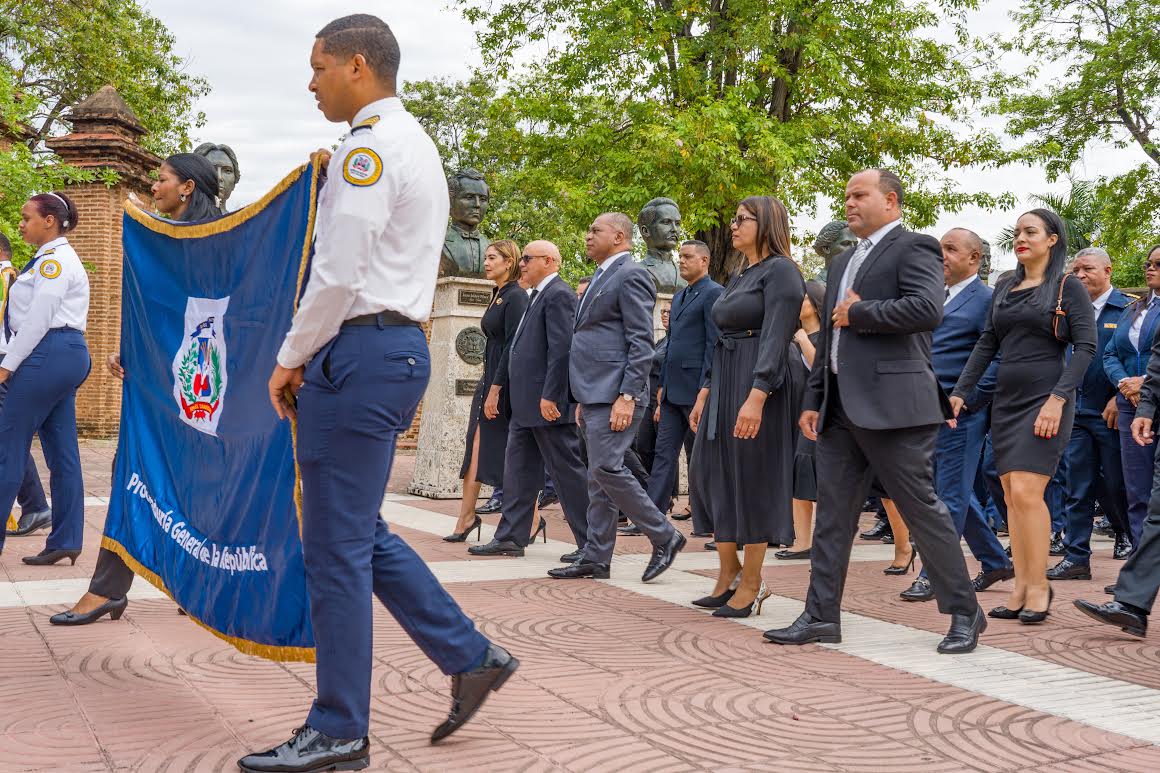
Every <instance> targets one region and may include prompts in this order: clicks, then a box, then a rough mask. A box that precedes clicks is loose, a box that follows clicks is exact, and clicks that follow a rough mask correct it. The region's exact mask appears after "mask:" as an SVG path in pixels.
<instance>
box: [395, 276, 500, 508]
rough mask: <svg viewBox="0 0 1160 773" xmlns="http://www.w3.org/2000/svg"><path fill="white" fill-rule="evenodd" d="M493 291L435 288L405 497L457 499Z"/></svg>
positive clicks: (457, 284) (473, 282) (470, 284)
mask: <svg viewBox="0 0 1160 773" xmlns="http://www.w3.org/2000/svg"><path fill="white" fill-rule="evenodd" d="M494 286H495V285H494V284H493V283H492V282H489V281H487V280H485V279H466V278H464V277H445V278H443V279H440V280H439V283H438V284H437V285H436V287H435V310H434V311H433V312H432V314H431V336H430V340H431V382H430V383H429V384H428V385H427V392H426V394H424V396H423V422H422V424H421V425H420V426H419V443H418V453H417V456H416V459H415V475H414V477H413V478H412V479H411V486H410V489H409V491H410V492H411V493H412V494H417V495H419V496H424V497H430V498H432V499H458V498H459V497H460V496H461V495H462V493H463V481H462V480H460V478H459V468H460V466H461V465H462V463H463V449H464V439H465V438H466V436H467V425H468V419H469V418H470V414H471V398H472V396H473V395H474V394H475V386H476V384H477V383H478V382H479V379H480V378H481V377H482V376H483V349H484V344H485V339H484V335H483V331H482V330H480V328H479V322H480V320H481V319H482V318H483V312H485V311H486V310H487V305H488V303H490V302H491V290H492V288H493V287H494Z"/></svg>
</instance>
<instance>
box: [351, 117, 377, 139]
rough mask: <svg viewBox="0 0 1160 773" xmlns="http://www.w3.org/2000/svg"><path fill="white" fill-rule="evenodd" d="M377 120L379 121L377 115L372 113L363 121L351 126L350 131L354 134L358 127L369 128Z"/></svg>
mask: <svg viewBox="0 0 1160 773" xmlns="http://www.w3.org/2000/svg"><path fill="white" fill-rule="evenodd" d="M378 122H379V117H378V116H377V115H372V116H371V117H370V118H368V119H366V120H365V121H360V122H359V123H357V124H355V125H354V126H353V127H351V130H350V133H351V134H354V133H355V132H357V131H358V130H359V129H369V128H371V127H372V126H374V125H375V124H377V123H378Z"/></svg>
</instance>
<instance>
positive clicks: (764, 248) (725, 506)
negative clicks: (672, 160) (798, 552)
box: [689, 196, 805, 617]
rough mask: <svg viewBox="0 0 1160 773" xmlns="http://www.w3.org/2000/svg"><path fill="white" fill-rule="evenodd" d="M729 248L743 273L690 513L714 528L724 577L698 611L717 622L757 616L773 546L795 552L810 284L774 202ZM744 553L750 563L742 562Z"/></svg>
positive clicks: (764, 202)
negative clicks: (802, 360)
mask: <svg viewBox="0 0 1160 773" xmlns="http://www.w3.org/2000/svg"><path fill="white" fill-rule="evenodd" d="M732 231H733V247H734V249H736V250H738V251H739V252H741V253H742V254H743V255H745V258H746V262H745V265H744V266H743V267H742V269H741V271H740V273H738V274H737V276H735V277H733V279H732V280H731V281H730V282H729V284H728V286H726V288H725V292H724V293H722V294H721V297H720V298H718V299H717V302H716V303H715V304H714V305H713V311H712V314H713V321H714V322H715V323H716V324H717V327H718V328H719V329H720V331H721V335H720V337H719V338H718V339H717V344H716V347H715V348H714V351H713V364H712V366H711V369H710V375H709V386H708V387H707V388H705V389H702V390H701V391H700V393H699V394H698V395H697V402H696V404H695V405H694V406H693V410H692V412H691V413H690V415H689V424H690V425H691V426H692V428H693V430H694V431H695V432H696V433H697V439H696V441H695V442H694V444H693V461H692V464H691V465H690V470H691V472H690V475H691V476H692V483H691V487H690V488H691V490H692V501H693V509H694V510H701V511H703V512H705V513H706V514H707V515H708V516H709V518H708V520H709V521H711V522H712V523H713V529H714V539H715V541H716V543H717V558H718V561H719V562H720V567H721V568H720V572H719V574H718V576H717V585H716V586H715V587H714V589H713V593H712V595H710V596H707V597H705V598H701V599H698V600H696V601H694V602H693V603H694V604H696V605H697V606H700V607H708V608H715V609H716V611H715V612H714V613H713V614H714V615H716V616H718V617H749V615H750V614H751V613H753V614H759V613H760V612H761V604H762V602H763V601H764V600H765V599H766V598H767V597H768V596H769V591H768V590H767V589H766V587H765V583H764V582H762V579H761V566H762V564H763V563H764V561H765V549H766V547H767V546H768V545H769V544H770V543H774V544H781V545H789V544H791V543H793V538H794V534H793V468H794V441H795V439H796V435H797V430H796V426H797V414H798V409H799V407H800V406H799V404H798V401H796V400H795V395H794V389H793V383H792V380H793V379H792V376H791V375H790V367H789V362H788V360H789V352H790V346H789V344H790V341H791V340H792V339H793V335H794V331H796V330H797V328H798V318H799V316H800V315H801V308H802V298H803V297H804V296H805V282H804V281H803V280H802V275H801V271H800V270H799V269H798V267H797V264H796V263H794V262H793V261H792V260H790V258H789V257H787V256H788V255H789V233H790V231H789V215H788V213H787V212H786V210H785V206H784V205H783V204H782V203H781V202H780V201H778V200H777V199H775V198H773V197H771V196H751V197H749V198H747V199H745V200H744V201H742V202H741V204H739V205H738V207H737V214H736V216H735V217H734V218H733V222H732ZM738 546H741V547H742V550H743V551H744V561H743V562H742V561H740V560H738V555H737V549H738Z"/></svg>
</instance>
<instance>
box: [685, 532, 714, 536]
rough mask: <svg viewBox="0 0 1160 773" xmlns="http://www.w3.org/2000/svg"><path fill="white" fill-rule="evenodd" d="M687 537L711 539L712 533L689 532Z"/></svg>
mask: <svg viewBox="0 0 1160 773" xmlns="http://www.w3.org/2000/svg"><path fill="white" fill-rule="evenodd" d="M689 536H690V537H712V536H713V532H711V531H691V532H689Z"/></svg>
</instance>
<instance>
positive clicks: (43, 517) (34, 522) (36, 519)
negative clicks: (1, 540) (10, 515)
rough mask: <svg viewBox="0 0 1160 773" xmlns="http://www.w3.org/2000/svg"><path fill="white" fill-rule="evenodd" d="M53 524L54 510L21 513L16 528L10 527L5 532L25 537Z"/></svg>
mask: <svg viewBox="0 0 1160 773" xmlns="http://www.w3.org/2000/svg"><path fill="white" fill-rule="evenodd" d="M49 526H52V510H40V511H37V512H35V513H21V514H20V520H19V521H17V522H16V528H15V529H8V530H7V531H6V532H5V534H7V536H9V537H23V536H25V535H27V534H31V533H32V532H34V531H37V530H39V529H47V528H48V527H49Z"/></svg>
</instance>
